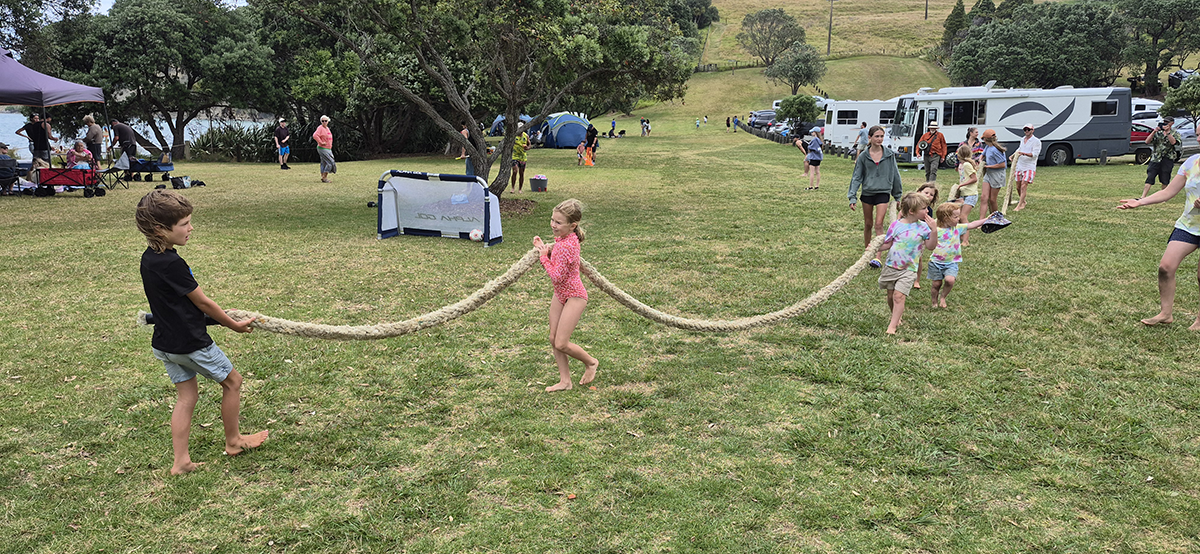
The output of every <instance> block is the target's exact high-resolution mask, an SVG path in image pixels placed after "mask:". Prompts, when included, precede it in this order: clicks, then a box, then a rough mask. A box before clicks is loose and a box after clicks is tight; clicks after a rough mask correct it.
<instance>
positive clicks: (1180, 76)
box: [1167, 69, 1196, 88]
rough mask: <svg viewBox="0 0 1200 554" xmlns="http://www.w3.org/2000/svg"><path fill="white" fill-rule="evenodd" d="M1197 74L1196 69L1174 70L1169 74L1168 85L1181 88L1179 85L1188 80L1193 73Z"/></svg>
mask: <svg viewBox="0 0 1200 554" xmlns="http://www.w3.org/2000/svg"><path fill="white" fill-rule="evenodd" d="M1195 74H1196V70H1195V69H1180V70H1177V71H1172V72H1171V74H1170V75H1168V76H1167V86H1169V87H1171V88H1179V85H1182V84H1183V82H1184V81H1186V80H1188V79H1189V78H1191V76H1192V75H1195Z"/></svg>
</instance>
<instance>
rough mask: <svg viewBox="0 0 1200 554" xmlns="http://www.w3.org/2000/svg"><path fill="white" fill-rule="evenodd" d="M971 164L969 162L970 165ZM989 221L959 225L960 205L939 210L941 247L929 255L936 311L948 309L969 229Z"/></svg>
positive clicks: (938, 237) (938, 240)
mask: <svg viewBox="0 0 1200 554" xmlns="http://www.w3.org/2000/svg"><path fill="white" fill-rule="evenodd" d="M968 163H969V162H968ZM985 221H987V219H980V220H978V221H972V222H970V223H961V222H960V221H959V208H958V204H955V203H953V202H946V203H945V204H942V205H941V206H938V208H937V226H938V230H937V247H936V248H934V249H933V254H930V255H929V282H930V283H932V284H933V291H932V295H933V300H932V302H933V307H934V308H938V307H942V308H945V307H946V297H947V296H949V295H950V289H952V288H954V282H955V280H956V279H958V264H959V262H961V261H962V242H961V238H962V237H964V236H966V234H967V230H968V229H978V228H979V227H981V226H982V225H983V223H984V222H985Z"/></svg>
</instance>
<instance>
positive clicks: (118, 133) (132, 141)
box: [108, 119, 137, 160]
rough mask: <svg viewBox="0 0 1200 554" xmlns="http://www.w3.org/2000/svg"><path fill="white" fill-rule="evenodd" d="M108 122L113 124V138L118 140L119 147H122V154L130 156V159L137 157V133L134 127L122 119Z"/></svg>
mask: <svg viewBox="0 0 1200 554" xmlns="http://www.w3.org/2000/svg"><path fill="white" fill-rule="evenodd" d="M108 124H109V125H110V126H112V130H113V137H112V138H113V140H114V141H116V143H117V147H118V148H120V149H121V155H122V156H128V157H129V159H130V160H133V159H134V158H136V157H137V134H136V133H134V132H133V127H130V126H128V125H126V124H124V123H121V122H120V121H118V120H116V119H113V120H112V121H109V122H108Z"/></svg>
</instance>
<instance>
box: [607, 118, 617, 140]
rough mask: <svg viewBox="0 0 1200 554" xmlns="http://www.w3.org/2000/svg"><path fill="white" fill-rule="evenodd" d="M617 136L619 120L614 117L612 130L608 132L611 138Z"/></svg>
mask: <svg viewBox="0 0 1200 554" xmlns="http://www.w3.org/2000/svg"><path fill="white" fill-rule="evenodd" d="M615 134H617V118H615V117H614V118H613V120H612V129H611V130H609V132H608V136H610V137H611V136H613V135H615Z"/></svg>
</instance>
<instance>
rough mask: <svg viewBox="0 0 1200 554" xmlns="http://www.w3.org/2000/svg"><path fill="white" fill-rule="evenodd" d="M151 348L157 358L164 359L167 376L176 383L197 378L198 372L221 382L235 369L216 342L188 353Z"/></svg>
mask: <svg viewBox="0 0 1200 554" xmlns="http://www.w3.org/2000/svg"><path fill="white" fill-rule="evenodd" d="M151 350H153V351H154V357H155V358H158V359H160V360H162V363H163V366H164V367H166V368H167V377H170V378H171V382H172V383H174V384H176V385H178V384H179V383H182V382H184V381H188V380H191V379H193V378H195V377H196V374H197V373H199V374H200V375H203V376H205V377H208V378H209V379H212V380H213V381H216V382H218V383H220V382H221V381H224V380H225V378H226V377H229V372H230V371H233V362H230V361H229V358H227V357H226V356H225V353H224V352H222V351H221V349H220V348H218V347H217V345H216V344H215V343H214V344H210V345H208V346H207V347H205V348H201V349H200V350H197V351H195V352H189V353H187V354H172V353H170V352H163V351H162V350H159V349H157V348H152V349H151Z"/></svg>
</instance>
